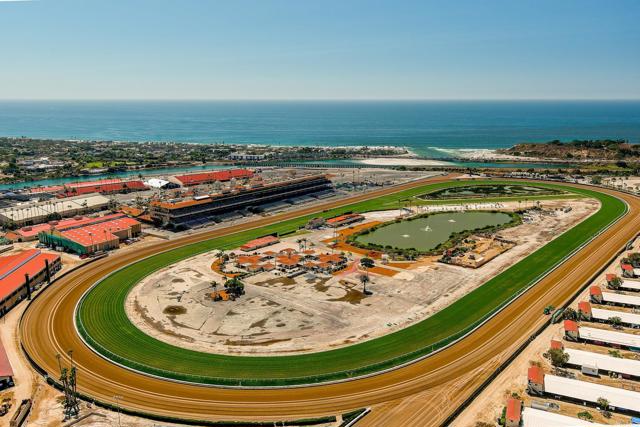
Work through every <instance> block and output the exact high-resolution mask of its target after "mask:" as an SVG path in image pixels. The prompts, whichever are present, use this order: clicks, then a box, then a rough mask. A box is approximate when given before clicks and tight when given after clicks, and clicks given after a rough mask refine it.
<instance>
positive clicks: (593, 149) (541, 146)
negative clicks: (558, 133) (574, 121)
mask: <svg viewBox="0 0 640 427" xmlns="http://www.w3.org/2000/svg"><path fill="white" fill-rule="evenodd" d="M499 152H501V153H503V154H509V155H512V156H524V157H536V158H540V159H570V160H593V161H600V160H609V161H617V160H629V159H639V158H640V144H630V143H629V141H626V140H622V139H597V140H574V141H570V142H562V141H559V140H554V141H549V142H544V143H522V144H516V145H514V146H513V147H511V148H508V149H505V150H499Z"/></svg>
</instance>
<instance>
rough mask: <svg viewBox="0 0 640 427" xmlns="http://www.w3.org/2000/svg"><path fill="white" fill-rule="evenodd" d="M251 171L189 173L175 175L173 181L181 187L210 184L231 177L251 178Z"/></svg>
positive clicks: (227, 179) (230, 178)
mask: <svg viewBox="0 0 640 427" xmlns="http://www.w3.org/2000/svg"><path fill="white" fill-rule="evenodd" d="M252 177H253V171H251V170H248V169H229V170H222V171H215V172H201V173H191V174H186V175H176V176H174V177H173V181H174V182H176V183H177V184H180V185H181V186H183V187H190V186H193V185H201V184H212V183H214V182H216V181H220V182H225V181H231V180H232V179H244V178H252Z"/></svg>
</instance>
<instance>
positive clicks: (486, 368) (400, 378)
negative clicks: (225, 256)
mask: <svg viewBox="0 0 640 427" xmlns="http://www.w3.org/2000/svg"><path fill="white" fill-rule="evenodd" d="M451 178H452V176H448V177H437V178H430V179H426V180H422V181H415V182H412V183H408V184H403V185H398V186H395V187H389V188H386V189H383V190H379V191H375V192H371V193H367V194H363V195H359V196H355V197H352V198H348V199H344V200H340V201H333V202H330V203H327V204H326V205H321V206H314V207H312V208H307V209H301V210H297V211H292V212H287V213H284V214H280V215H275V216H272V217H267V218H262V219H259V220H256V221H254V222H252V223H248V224H242V225H239V226H231V227H227V228H223V229H218V230H214V231H209V232H204V233H200V234H194V235H190V236H187V237H184V238H180V239H176V240H172V241H168V242H162V243H161V244H159V245H153V246H149V247H145V248H141V249H140V250H139V251H131V252H128V253H126V254H122V255H120V254H116V255H114V256H111V257H107V258H105V259H102V260H99V261H97V262H95V263H93V264H91V266H90V267H87V268H80V269H78V270H76V271H74V272H73V273H71V274H69V275H67V276H66V277H64V278H62V279H60V280H59V281H58V282H57V283H56V284H55V285H54V286H51V287H49V288H48V289H47V290H46V291H45V292H43V293H42V294H41V295H39V297H38V298H37V299H36V300H34V301H33V302H32V303H31V306H30V307H29V308H28V309H27V311H26V312H25V315H24V317H23V319H22V323H21V330H20V333H21V340H22V345H23V348H24V350H25V351H26V353H27V354H28V355H29V357H30V358H31V359H32V360H33V362H34V364H36V365H37V366H38V367H40V369H42V370H44V371H45V372H47V373H48V374H49V375H51V376H53V377H57V376H58V375H59V368H58V362H57V359H56V354H61V355H63V357H62V360H63V363H68V362H69V358H68V356H67V355H66V352H67V351H68V350H70V349H73V357H74V362H75V363H76V365H77V366H78V369H79V377H78V390H79V392H81V393H83V394H85V395H89V396H91V397H92V398H94V399H96V400H98V401H102V402H106V403H113V400H114V396H115V395H119V396H122V399H121V406H122V407H124V408H127V409H130V410H136V411H140V412H143V413H150V414H156V415H164V416H169V417H176V418H188V419H195V420H220V419H224V420H245V419H255V418H256V417H258V418H260V419H262V420H267V419H273V420H279V419H285V418H305V417H311V416H319V415H327V414H335V413H337V412H344V411H346V410H350V409H354V408H361V407H366V406H373V412H372V413H371V414H370V415H368V416H367V417H366V418H365V419H364V421H363V423H362V425H377V426H395V425H398V426H410V425H414V426H432V425H433V426H435V425H440V424H442V423H443V421H444V420H445V419H446V417H447V416H448V414H450V413H451V412H453V411H454V410H455V409H456V408H457V407H458V406H459V405H460V404H461V403H462V402H463V401H464V400H465V399H466V398H467V397H468V396H469V395H470V393H472V392H473V390H475V389H476V388H477V387H478V386H479V385H480V384H481V383H482V382H483V381H484V380H485V378H486V377H487V375H488V373H489V372H490V371H491V369H493V368H494V367H495V366H496V365H497V364H499V362H500V361H501V360H503V359H504V358H505V357H506V356H508V354H509V353H510V352H511V351H512V350H513V349H514V347H516V346H517V345H518V344H521V343H523V342H524V341H525V340H526V339H527V338H528V337H529V336H530V335H531V334H532V333H533V332H534V331H535V330H536V329H537V328H538V327H539V326H541V325H542V323H543V322H544V321H545V320H546V318H544V317H543V316H542V315H541V313H542V309H543V308H544V307H545V306H546V305H549V304H554V305H556V306H560V305H562V304H563V303H564V302H565V301H567V300H568V299H569V298H570V297H571V296H572V295H573V294H574V293H575V292H576V291H577V290H578V289H579V288H580V287H581V286H583V285H584V284H585V283H586V282H587V281H589V279H591V277H592V276H593V275H595V273H597V271H598V269H599V268H601V267H602V266H603V265H605V264H606V263H607V262H608V261H609V260H610V259H611V258H612V257H613V256H615V255H616V254H617V253H618V252H619V251H620V249H621V248H623V247H624V245H625V244H626V243H627V242H628V241H629V240H630V239H631V238H633V237H634V236H635V235H636V234H637V224H638V220H639V219H640V198H637V197H635V196H631V195H628V194H624V193H620V192H616V191H613V190H605V189H602V190H600V191H602V192H605V193H609V194H613V195H616V196H617V197H619V198H621V199H623V200H625V201H626V202H627V204H628V205H629V211H628V213H627V214H626V215H625V216H624V217H623V218H622V219H621V220H620V221H618V222H617V223H615V224H614V225H612V226H611V227H610V228H609V229H607V230H606V231H605V232H604V233H603V234H601V235H600V236H598V237H597V238H596V239H595V240H593V241H592V242H591V243H590V244H588V245H587V246H586V247H584V248H583V249H582V250H580V251H579V252H578V253H576V254H575V255H574V256H572V257H571V258H569V259H568V260H567V261H565V262H564V263H563V264H562V265H561V266H560V267H558V268H557V269H556V270H554V271H553V272H551V273H550V274H549V275H548V276H547V277H545V278H544V279H543V280H542V281H540V282H539V283H538V284H537V285H536V286H535V287H533V288H532V289H531V290H529V291H528V292H526V293H525V294H524V295H523V296H521V297H520V298H518V299H517V300H515V301H514V302H513V303H512V304H510V305H509V306H508V307H507V308H505V309H504V310H503V311H502V312H500V313H499V314H498V315H496V316H495V317H494V318H492V319H491V320H489V321H488V322H487V323H485V324H484V325H483V326H482V327H481V328H479V329H478V330H476V331H475V332H473V333H472V334H471V335H469V336H468V337H466V338H465V339H463V340H461V341H460V342H458V343H456V344H454V345H453V346H451V347H449V348H447V349H444V350H443V351H440V352H439V353H436V354H434V355H432V356H430V357H428V358H426V359H424V360H421V361H419V362H416V363H413V364H410V365H408V366H405V367H402V368H399V369H396V370H393V371H390V372H387V373H383V374H379V375H376V376H372V377H368V378H362V379H357V380H353V381H347V382H342V383H337V384H326V385H318V386H313V387H302V388H288V389H267V390H265V389H262V390H255V389H254V390H243V389H226V388H219V387H202V386H197V385H189V384H181V383H176V382H170V381H166V380H163V379H158V378H153V377H150V376H146V375H142V374H138V373H135V372H132V371H130V370H127V369H124V368H121V367H119V366H117V365H114V364H112V363H110V362H108V361H106V360H104V359H103V358H101V357H100V356H98V355H97V354H96V353H94V352H93V351H92V350H90V349H89V348H88V347H86V346H85V345H84V344H83V342H82V341H81V340H80V338H79V337H78V335H77V332H76V330H75V327H74V321H73V312H74V308H75V305H76V303H77V301H78V300H79V299H80V297H81V296H82V294H83V293H84V292H85V291H86V290H87V289H88V288H89V287H90V286H91V285H92V284H93V283H95V282H96V281H97V280H99V279H100V278H102V277H103V276H105V275H106V274H108V273H109V272H111V271H113V270H115V269H118V268H120V267H122V266H124V265H127V264H129V263H131V262H133V261H135V260H138V259H140V258H143V257H145V256H148V255H150V254H153V253H155V252H158V251H161V250H166V249H169V248H172V247H176V246H180V245H184V244H187V243H191V242H194V241H197V240H203V239H208V238H212V237H216V236H219V235H224V234H228V233H232V232H234V231H238V230H240V229H246V228H250V227H257V226H264V225H267V224H270V223H274V222H278V221H282V220H285V219H289V218H293V217H296V216H301V215H304V214H309V213H312V212H314V211H319V210H322V209H327V208H331V207H336V206H340V205H345V204H349V203H353V202H356V201H361V200H365V199H369V198H373V197H378V196H381V195H384V194H389V193H392V192H396V191H399V190H402V189H406V188H410V187H415V186H418V185H424V184H427V183H433V182H438V181H443V180H448V179H451ZM150 357H152V355H150Z"/></svg>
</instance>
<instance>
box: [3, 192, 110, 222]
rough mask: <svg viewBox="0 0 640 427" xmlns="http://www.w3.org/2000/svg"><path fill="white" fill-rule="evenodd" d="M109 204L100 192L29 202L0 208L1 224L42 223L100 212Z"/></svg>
mask: <svg viewBox="0 0 640 427" xmlns="http://www.w3.org/2000/svg"><path fill="white" fill-rule="evenodd" d="M108 206H109V199H108V198H107V197H105V196H103V195H100V194H93V195H88V196H78V197H69V198H66V199H50V200H46V201H43V202H27V203H22V204H18V205H15V206H10V207H6V208H2V209H0V225H5V226H9V225H14V226H18V227H22V226H29V225H35V224H42V223H43V222H47V221H51V220H54V219H59V218H69V217H72V216H76V215H84V214H87V213H90V212H98V211H101V210H104V209H106V208H107V207H108Z"/></svg>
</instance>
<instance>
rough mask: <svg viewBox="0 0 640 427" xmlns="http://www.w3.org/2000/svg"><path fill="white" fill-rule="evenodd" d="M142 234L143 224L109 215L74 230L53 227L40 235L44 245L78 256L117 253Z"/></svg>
mask: <svg viewBox="0 0 640 427" xmlns="http://www.w3.org/2000/svg"><path fill="white" fill-rule="evenodd" d="M141 231H142V225H141V224H140V222H138V221H136V220H135V219H133V218H129V217H127V216H125V215H123V214H113V215H105V216H103V217H98V218H90V219H88V220H86V221H85V220H80V221H78V222H76V223H75V224H74V225H73V226H69V225H68V224H67V225H64V226H62V227H60V225H59V224H58V225H56V226H53V227H52V228H51V229H50V230H48V231H44V232H42V233H40V234H39V235H38V238H39V239H40V242H42V243H44V244H47V245H51V246H62V247H63V248H65V249H68V250H71V251H73V252H75V253H77V254H80V255H82V254H91V253H95V252H98V251H107V250H110V249H117V248H118V247H119V246H120V242H121V241H123V240H126V239H131V238H133V237H136V236H137V235H139V234H140V232H141Z"/></svg>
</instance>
